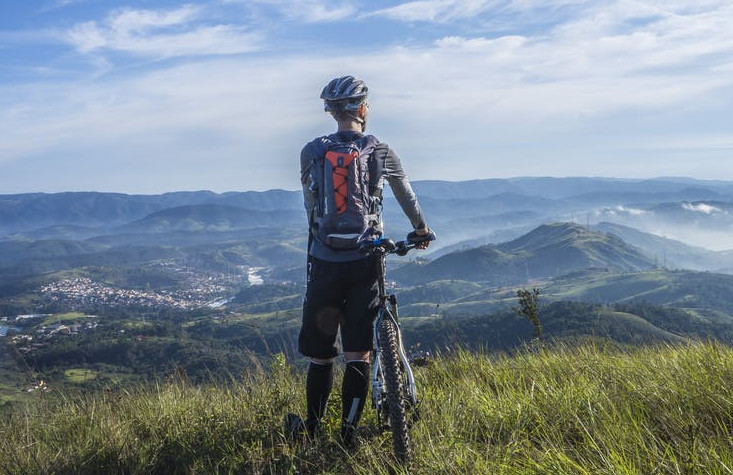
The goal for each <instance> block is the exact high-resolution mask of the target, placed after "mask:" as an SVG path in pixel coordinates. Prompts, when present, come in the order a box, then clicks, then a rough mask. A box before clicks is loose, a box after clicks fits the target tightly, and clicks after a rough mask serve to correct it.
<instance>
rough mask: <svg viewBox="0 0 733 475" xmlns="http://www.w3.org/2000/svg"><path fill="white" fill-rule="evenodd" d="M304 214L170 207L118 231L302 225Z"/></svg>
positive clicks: (214, 206) (226, 207)
mask: <svg viewBox="0 0 733 475" xmlns="http://www.w3.org/2000/svg"><path fill="white" fill-rule="evenodd" d="M304 224H305V217H304V213H303V212H302V211H295V210H292V211H290V210H279V211H261V210H250V209H244V208H239V207H235V206H229V205H219V204H201V205H186V206H178V207H175V208H168V209H165V210H162V211H158V212H155V213H152V214H150V215H148V216H146V217H145V218H143V219H140V220H138V221H134V222H132V223H129V224H127V225H125V226H121V227H119V228H117V231H119V232H154V233H160V232H172V231H214V232H223V231H233V230H238V229H251V228H262V227H268V226H269V227H290V226H297V225H301V226H303V225H304Z"/></svg>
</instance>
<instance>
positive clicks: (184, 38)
mask: <svg viewBox="0 0 733 475" xmlns="http://www.w3.org/2000/svg"><path fill="white" fill-rule="evenodd" d="M199 14H200V9H199V8H198V7H195V6H191V5H185V6H183V7H181V8H178V9H175V10H120V11H116V12H114V13H113V14H111V15H110V16H108V17H107V19H106V20H105V21H104V22H102V23H101V24H100V23H98V22H95V21H92V22H85V23H80V24H77V25H76V26H74V27H73V28H72V29H71V30H69V31H68V33H67V35H66V38H67V40H68V41H69V42H70V43H71V44H72V45H73V46H74V47H75V48H76V49H77V50H78V51H79V52H81V53H94V52H97V51H121V52H126V53H130V54H135V55H141V56H147V57H153V58H171V57H179V56H195V55H217V54H236V53H246V52H251V51H255V50H257V49H259V48H260V47H261V45H260V43H261V37H260V36H259V35H258V34H256V33H252V32H249V31H247V30H246V29H244V28H243V27H239V26H233V25H213V26H207V25H200V24H197V23H196V20H198V18H199Z"/></svg>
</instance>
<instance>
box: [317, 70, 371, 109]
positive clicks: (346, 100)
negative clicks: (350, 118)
mask: <svg viewBox="0 0 733 475" xmlns="http://www.w3.org/2000/svg"><path fill="white" fill-rule="evenodd" d="M368 95H369V88H368V87H367V85H366V84H365V83H364V81H362V80H361V79H356V78H355V77H354V76H341V77H340V78H335V79H332V80H331V81H330V82H329V83H328V84H326V87H324V88H323V91H322V92H321V99H323V107H324V109H325V110H326V112H342V111H354V110H357V109H358V108H359V106H361V104H362V103H364V102H365V101H366V98H367V96H368Z"/></svg>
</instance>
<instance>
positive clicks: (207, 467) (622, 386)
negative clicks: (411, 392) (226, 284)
mask: <svg viewBox="0 0 733 475" xmlns="http://www.w3.org/2000/svg"><path fill="white" fill-rule="evenodd" d="M260 363H261V365H260V367H259V368H260V369H259V370H255V371H252V372H251V373H249V374H247V375H246V376H245V377H244V378H243V380H241V381H237V382H232V383H231V384H230V385H227V386H222V385H219V386H215V385H204V386H194V385H191V384H188V383H186V382H185V378H179V379H177V380H174V381H166V382H161V383H160V384H158V385H157V386H155V387H150V388H140V389H130V390H126V391H113V392H110V391H108V392H101V393H99V394H88V395H83V396H81V395H64V396H62V395H59V394H54V393H48V394H41V393H39V394H37V400H36V401H35V402H33V403H30V404H29V405H27V406H26V407H23V408H16V410H15V411H14V412H13V413H10V414H5V415H4V416H3V417H2V418H1V419H0V438H2V439H3V444H1V445H0V472H3V473H8V474H30V473H48V474H72V473H73V474H91V473H105V474H117V473H136V474H193V473H196V474H209V473H263V474H288V473H301V474H340V473H355V474H387V473H407V469H405V468H404V467H399V466H395V465H394V463H393V462H392V460H391V458H390V457H389V455H388V454H389V447H390V445H391V444H390V443H389V435H387V434H384V435H374V436H372V437H369V438H365V439H364V440H363V441H362V444H361V446H360V447H359V448H358V449H357V450H356V451H354V452H352V453H347V452H346V451H345V450H344V449H343V448H342V447H341V446H340V445H339V443H338V441H337V439H336V438H335V434H336V433H337V424H338V420H337V417H338V416H337V414H336V409H337V408H336V405H335V404H332V405H331V407H330V408H329V412H328V419H327V431H326V432H327V434H326V436H325V437H324V438H323V439H321V440H318V441H315V442H313V443H312V444H308V445H298V446H291V445H289V444H288V443H287V442H286V441H285V439H284V437H283V434H282V431H281V428H280V421H281V418H282V416H283V414H284V413H285V412H288V411H298V412H301V413H302V412H303V409H304V408H303V404H304V403H303V386H304V384H303V371H302V370H297V369H294V368H292V367H291V366H289V365H288V364H287V363H286V362H285V360H284V359H283V358H277V357H275V358H273V359H272V360H271V361H269V362H262V361H260ZM417 378H418V384H419V388H420V390H421V394H422V401H423V403H422V414H423V418H422V419H421V420H420V421H419V422H418V423H417V424H416V426H414V428H413V431H412V433H413V435H414V439H415V447H416V456H415V460H414V463H413V464H412V466H411V467H409V473H414V474H465V473H492V474H494V473H495V474H550V473H552V474H591V473H592V474H609V475H610V474H614V475H619V474H640V475H641V474H652V473H654V474H680V473H685V474H723V473H730V467H733V445H732V444H731V442H730V441H731V439H732V438H733V419H732V417H731V414H733V349H731V348H730V347H727V346H722V345H717V344H703V343H698V344H693V345H674V346H658V347H645V348H640V349H635V350H622V349H620V348H618V347H609V346H603V345H601V344H596V345H592V344H585V345H581V346H579V347H567V346H562V347H554V348H550V349H547V348H543V347H541V346H539V345H538V346H535V347H532V348H530V349H525V350H523V351H521V352H519V353H517V354H515V355H513V356H500V355H485V354H472V353H468V352H458V353H456V354H453V355H450V356H446V357H443V358H436V359H434V360H432V362H431V364H429V365H428V366H425V367H421V368H418V369H417ZM337 386H338V385H337ZM335 393H336V394H334V395H333V396H334V398H337V397H338V394H337V393H338V388H336V390H335ZM366 419H367V420H366V423H367V424H373V423H374V422H375V421H374V417H373V414H372V411H371V410H370V409H367V411H366Z"/></svg>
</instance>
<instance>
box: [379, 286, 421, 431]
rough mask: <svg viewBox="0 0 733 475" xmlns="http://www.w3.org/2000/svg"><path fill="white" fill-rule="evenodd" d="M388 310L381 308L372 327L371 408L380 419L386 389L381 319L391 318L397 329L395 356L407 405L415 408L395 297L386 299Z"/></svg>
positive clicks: (414, 389)
mask: <svg viewBox="0 0 733 475" xmlns="http://www.w3.org/2000/svg"><path fill="white" fill-rule="evenodd" d="M388 300H389V309H388V308H387V307H386V306H383V307H382V309H381V310H380V312H379V315H377V321H376V322H375V325H374V342H375V345H374V350H373V356H374V359H373V361H374V365H373V367H372V407H374V408H375V409H376V410H377V415H378V417H379V418H380V423H381V414H382V410H383V408H384V403H385V401H386V399H387V388H386V387H385V386H384V376H383V375H384V371H383V368H382V351H383V350H382V343H381V342H380V341H379V323H380V320H381V319H383V318H391V319H392V320H393V321H394V323H395V324H396V327H397V355H398V356H399V358H400V361H401V362H402V371H404V373H405V378H404V379H405V380H404V381H403V382H404V383H406V385H407V386H406V388H405V390H406V391H407V395H408V396H409V403H410V404H411V406H412V407H413V408H416V407H417V387H416V386H415V378H414V376H413V374H412V368H411V367H410V362H409V360H408V358H407V353H406V352H405V347H404V345H403V343H402V331H401V330H400V324H399V315H398V313H397V297H396V296H395V295H394V294H392V295H390V296H389V297H388Z"/></svg>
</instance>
